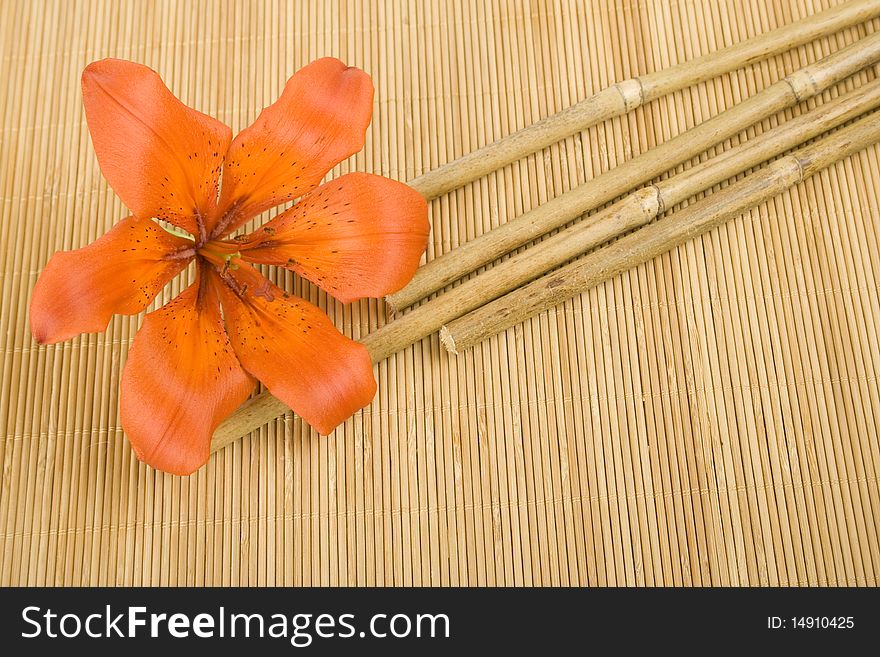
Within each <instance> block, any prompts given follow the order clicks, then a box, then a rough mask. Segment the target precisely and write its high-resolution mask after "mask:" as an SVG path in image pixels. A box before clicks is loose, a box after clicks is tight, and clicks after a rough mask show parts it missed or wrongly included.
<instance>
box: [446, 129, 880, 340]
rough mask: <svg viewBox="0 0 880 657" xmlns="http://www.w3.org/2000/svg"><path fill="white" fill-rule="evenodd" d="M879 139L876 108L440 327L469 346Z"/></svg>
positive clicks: (687, 238) (761, 201)
mask: <svg viewBox="0 0 880 657" xmlns="http://www.w3.org/2000/svg"><path fill="white" fill-rule="evenodd" d="M878 140H880V112H874V113H872V114H870V115H869V116H867V117H865V118H863V119H861V120H859V121H858V122H856V123H854V124H853V125H851V126H848V127H846V128H843V129H841V130H839V131H837V132H835V133H834V134H832V135H830V136H828V137H825V138H823V139H821V140H820V141H818V142H816V143H815V144H812V145H810V146H807V147H806V148H803V149H801V150H800V151H798V152H797V153H794V154H792V155H789V156H786V157H784V158H782V159H780V160H777V161H775V162H773V163H772V164H770V165H768V166H767V167H764V168H763V169H761V170H759V171H756V172H754V173H752V174H751V175H749V176H747V177H746V178H744V179H742V180H740V181H738V182H736V183H734V184H732V185H730V186H729V187H726V188H725V189H723V190H721V191H719V192H716V193H715V194H712V195H711V196H708V197H706V198H704V199H702V200H700V201H698V202H697V203H694V204H693V205H689V206H688V207H686V208H685V209H683V210H681V211H680V212H677V213H675V214H673V215H671V216H670V217H668V218H664V219H661V220H660V221H657V222H656V223H653V224H651V225H649V226H645V227H643V228H640V229H639V230H636V231H633V232H631V233H629V234H628V235H626V236H624V237H622V238H620V239H619V240H617V241H616V242H613V243H611V244H609V245H607V246H604V247H602V248H601V249H598V250H596V251H594V252H592V253H590V254H589V255H586V256H584V257H583V258H580V259H579V260H576V261H575V262H573V263H571V264H569V265H566V266H565V267H562V268H561V269H559V270H557V271H554V272H552V273H550V274H547V275H546V276H543V277H541V278H539V279H538V280H536V281H533V282H532V283H529V284H528V285H525V286H523V287H521V288H519V289H518V290H516V291H514V292H511V293H510V294H507V295H506V296H503V297H501V298H499V299H497V300H495V301H493V302H492V303H489V304H487V305H485V306H483V307H482V308H479V309H478V310H475V311H473V312H471V313H469V314H467V315H464V316H463V317H460V318H459V319H457V320H455V321H453V322H450V323H449V324H448V325H446V326H444V327H443V328H442V329H441V333H440V336H441V340H442V342H443V344H444V345H445V346H446V347H447V349H449V351H451V352H452V353H456V354H458V353H460V352H462V351H464V350H465V349H469V348H470V347H472V346H473V345H475V344H476V343H478V342H480V341H481V340H483V339H485V338H486V337H488V336H490V335H494V334H495V333H498V332H500V331H503V330H505V329H507V328H509V327H511V326H514V325H515V324H518V323H519V322H522V321H523V320H524V319H527V318H528V317H531V316H532V315H535V314H537V313H540V312H542V311H544V310H547V309H548V308H552V307H553V306H555V305H558V304H559V303H562V302H563V301H565V300H567V299H570V298H571V297H573V296H575V295H576V294H579V293H580V292H582V291H584V290H586V289H589V288H591V287H593V286H595V285H598V284H599V283H601V282H603V281H606V280H608V279H610V278H613V277H614V276H616V275H618V274H619V273H621V272H623V271H626V270H627V269H630V268H632V267H635V266H637V265H639V264H641V263H643V262H646V261H648V260H651V259H652V258H654V257H656V256H658V255H660V254H661V253H664V252H666V251H669V250H670V249H673V248H675V247H676V246H679V245H680V244H683V243H684V242H686V241H688V240H690V239H693V238H694V237H697V236H698V235H701V234H703V233H705V232H708V231H710V230H712V229H713V228H715V227H716V226H719V225H721V224H723V223H724V222H726V221H728V220H730V219H733V218H735V217H738V216H740V215H741V214H743V213H744V212H746V211H748V210H749V209H751V208H754V207H755V206H757V205H760V204H761V203H764V202H765V201H768V200H769V199H771V198H773V197H774V196H776V195H778V194H781V193H782V192H783V191H785V190H786V189H788V188H790V187H792V186H793V185H796V184H798V183H800V182H803V181H804V180H805V179H807V178H809V177H810V176H812V175H813V174H815V173H816V172H818V171H820V170H821V169H824V168H826V167H828V166H830V165H832V164H833V163H835V162H837V161H839V160H841V159H843V158H845V157H848V156H849V155H852V154H854V153H857V152H858V151H860V150H862V149H864V148H866V147H867V146H869V145H871V144H873V143H875V142H877V141H878Z"/></svg>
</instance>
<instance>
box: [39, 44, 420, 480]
mask: <svg viewBox="0 0 880 657" xmlns="http://www.w3.org/2000/svg"><path fill="white" fill-rule="evenodd" d="M82 89H83V101H84V105H85V112H86V120H87V122H88V127H89V131H90V133H91V135H92V142H93V143H94V146H95V151H96V154H97V157H98V164H99V165H100V167H101V172H102V173H103V174H104V177H105V178H106V179H107V181H108V182H109V183H110V185H111V186H112V187H113V189H114V190H115V191H116V193H117V194H118V195H119V196H120V198H121V199H122V201H123V202H124V203H125V204H126V206H127V207H128V208H129V210H130V211H131V213H132V215H133V216H131V217H128V218H126V219H123V220H122V221H120V222H119V223H117V224H116V225H115V226H114V227H113V228H112V229H111V230H110V231H109V232H108V233H107V234H106V235H104V236H103V237H101V238H100V239H98V240H97V241H95V242H94V243H92V244H90V245H88V246H86V247H84V248H81V249H77V250H75V251H68V252H59V253H56V254H55V255H53V256H52V258H51V259H50V260H49V263H48V264H47V265H46V268H45V270H44V271H43V273H42V274H41V275H40V278H39V280H38V281H37V284H36V286H35V287H34V292H33V297H32V300H31V307H30V323H31V332H32V334H33V336H34V338H35V339H36V341H37V342H39V343H41V344H47V343H55V342H60V341H62V340H67V339H68V338H71V337H73V336H75V335H78V334H80V333H84V332H98V331H103V330H105V329H106V328H107V325H108V323H109V321H110V318H111V317H112V315H113V314H114V313H118V314H123V315H131V314H136V313H139V312H141V311H142V310H144V309H145V308H146V307H147V306H148V305H149V304H150V303H151V302H152V300H153V299H154V298H155V297H156V295H157V294H158V293H159V291H160V290H161V289H162V288H163V287H164V286H165V284H166V283H168V282H169V281H170V280H171V279H172V278H173V277H174V276H176V275H177V274H179V273H180V272H181V271H183V269H184V268H186V266H187V265H188V264H189V263H190V262H195V263H196V268H197V269H196V280H195V282H194V283H193V284H192V285H191V286H190V287H188V288H187V289H185V290H184V291H183V292H182V293H181V294H180V295H178V296H177V297H176V298H175V299H173V300H172V301H170V302H169V303H168V304H166V305H165V306H163V307H162V308H160V309H158V310H156V311H154V312H151V313H149V314H147V316H146V317H145V319H144V322H143V326H142V327H141V329H140V331H139V332H138V333H137V335H136V336H135V339H134V342H133V344H132V346H131V350H130V352H129V355H128V360H127V362H126V364H125V369H124V371H123V375H122V386H121V388H122V389H121V396H120V415H121V419H122V426H123V428H124V429H125V432H126V434H127V435H128V438H129V440H130V441H131V444H132V446H133V447H134V450H135V452H136V453H137V455H138V457H139V458H140V459H141V460H143V461H145V462H146V463H148V464H149V465H151V466H153V467H155V468H158V469H161V470H165V471H167V472H171V473H174V474H181V475H183V474H190V473H191V472H194V471H195V470H197V469H198V468H199V467H201V466H202V465H203V464H204V463H205V462H206V461H207V459H208V456H209V452H210V444H211V436H212V434H213V433H214V430H215V429H216V427H217V425H218V424H220V422H222V421H223V419H225V418H226V417H227V416H229V415H230V414H231V413H232V412H233V411H234V410H235V409H236V408H237V407H238V406H239V405H240V404H241V403H242V402H243V401H244V400H245V399H247V397H248V396H249V395H250V393H251V392H252V390H253V388H254V386H255V379H258V380H260V381H262V382H263V383H264V384H265V385H266V386H267V387H268V388H269V390H270V391H271V392H272V393H273V394H274V395H276V396H277V397H278V398H279V399H281V400H282V401H284V402H285V403H286V404H288V405H289V406H290V408H292V409H293V410H294V411H296V413H297V414H299V415H300V417H302V418H303V419H305V420H306V421H307V422H308V423H309V424H311V425H312V426H313V427H315V428H316V429H317V430H318V431H319V432H320V433H322V434H328V433H330V432H331V431H332V430H333V429H334V428H335V427H336V426H337V425H338V424H340V423H341V422H343V421H344V420H345V419H346V418H347V417H349V416H350V415H351V414H352V413H354V412H355V411H357V410H358V409H359V408H362V407H364V406H365V405H367V404H369V403H370V401H371V400H372V398H373V396H374V394H375V391H376V382H375V380H374V378H373V371H372V364H371V362H370V356H369V354H368V353H367V350H366V348H365V347H364V346H363V345H361V344H359V343H357V342H354V341H353V340H350V339H348V338H347V337H345V336H343V335H342V334H341V333H340V332H339V331H338V330H337V329H336V327H335V326H334V325H333V323H332V322H331V321H330V319H329V317H327V316H326V315H325V314H324V313H323V312H322V311H321V310H320V309H318V308H317V307H315V306H313V305H312V304H310V303H308V302H306V301H304V300H302V299H299V298H296V297H293V296H291V295H290V294H288V293H287V292H285V291H284V290H281V289H279V288H278V287H277V286H275V285H273V284H272V283H271V282H270V281H269V280H268V279H266V278H265V277H264V276H263V275H262V274H260V273H259V272H258V271H257V270H256V269H255V268H254V267H253V266H252V263H268V264H273V265H278V266H281V267H285V268H287V269H290V270H292V271H294V272H296V273H297V274H298V275H299V276H302V277H304V278H307V279H308V280H310V281H312V282H313V283H315V284H316V285H318V286H319V287H321V288H322V289H324V290H325V291H326V292H328V293H329V294H331V295H333V296H335V297H336V298H337V299H339V300H341V301H343V302H349V301H352V300H355V299H360V298H364V297H378V296H382V295H385V294H388V293H390V292H393V291H395V290H398V289H400V288H401V287H403V286H404V285H405V284H406V283H407V281H409V279H410V278H411V277H412V275H413V273H414V272H415V270H416V267H417V266H418V262H419V258H420V257H421V254H422V252H423V251H424V250H425V246H426V244H427V237H428V230H429V227H428V219H427V204H426V203H425V200H424V199H423V198H422V197H421V196H420V195H419V194H418V193H417V192H415V191H414V190H412V189H411V188H410V187H408V186H406V185H404V184H402V183H399V182H396V181H393V180H389V179H387V178H383V177H381V176H375V175H369V174H364V173H351V174H347V175H344V176H341V177H339V178H336V179H334V180H332V181H330V182H328V183H325V184H323V185H321V184H320V182H321V180H322V179H323V177H324V176H325V175H326V174H327V172H328V171H329V170H330V169H331V168H333V166H335V165H336V164H337V163H339V162H341V161H342V160H344V159H345V158H347V157H349V156H350V155H352V154H353V153H356V152H357V151H359V150H360V149H361V148H363V145H364V137H365V133H366V129H367V126H368V125H369V123H370V119H371V114H372V107H373V86H372V83H371V81H370V78H369V76H368V75H367V74H366V73H364V72H363V71H360V70H358V69H356V68H349V67H346V66H345V65H344V64H343V63H342V62H340V61H339V60H336V59H332V58H325V59H319V60H317V61H315V62H312V63H311V64H309V65H308V66H306V67H305V68H303V69H301V70H300V71H298V72H297V73H295V74H294V75H293V77H291V78H290V80H288V82H287V85H286V86H285V88H284V91H283V93H282V94H281V97H280V99H279V100H278V101H277V102H275V103H274V104H273V105H271V106H269V107H267V108H266V109H264V110H263V111H262V113H261V114H260V115H259V117H257V120H256V121H255V122H254V123H253V125H251V126H250V127H248V128H247V129H245V130H244V131H242V132H241V133H240V134H239V135H238V136H237V137H236V138H235V139H234V140H233V139H232V131H231V130H230V128H228V127H227V126H225V125H223V124H222V123H220V122H219V121H217V120H215V119H213V118H211V117H209V116H206V115H205V114H202V113H201V112H197V111H196V110H194V109H191V108H189V107H187V106H186V105H184V104H183V103H181V102H180V101H179V100H178V99H177V98H175V97H174V95H173V94H172V93H171V92H170V91H169V90H168V88H167V87H166V86H165V85H164V84H163V82H162V80H161V79H160V78H159V76H158V75H157V74H156V73H155V72H154V71H152V70H151V69H149V68H147V67H146V66H142V65H140V64H136V63H133V62H127V61H122V60H117V59H105V60H101V61H98V62H94V63H92V64H90V65H89V66H88V67H87V68H86V69H85V71H84V72H83V76H82ZM221 171H222V189H221V184H220V175H221ZM297 198H299V199H300V200H299V201H298V202H297V203H296V204H295V205H293V207H291V208H290V209H288V210H286V211H285V212H283V213H281V214H279V215H278V216H277V217H275V218H274V219H272V220H271V221H269V222H268V223H266V224H265V225H264V226H262V227H261V228H259V229H258V230H256V231H255V232H254V233H251V234H249V235H243V236H239V237H237V238H231V237H230V235H231V234H232V233H233V232H234V231H235V230H236V229H238V228H240V227H241V226H242V225H243V224H244V223H245V222H247V221H248V220H250V219H251V218H253V217H255V216H256V215H258V214H260V213H261V212H263V211H265V210H267V209H269V208H272V207H275V206H277V205H279V204H282V203H285V202H287V201H291V200H294V199H297ZM155 219H162V220H164V221H166V222H168V223H170V224H173V225H174V226H176V227H177V228H180V229H182V230H183V231H186V233H188V234H189V236H186V235H185V234H183V233H181V235H180V236H178V235H177V234H173V233H172V232H171V231H170V230H166V229H164V228H163V227H162V226H161V225H160V224H159V223H157V222H156V221H155ZM175 232H176V231H175Z"/></svg>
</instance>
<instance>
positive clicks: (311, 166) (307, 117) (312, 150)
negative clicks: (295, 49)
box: [212, 57, 373, 237]
mask: <svg viewBox="0 0 880 657" xmlns="http://www.w3.org/2000/svg"><path fill="white" fill-rule="evenodd" d="M372 111H373V83H372V81H371V80H370V76H368V75H367V74H366V73H364V72H363V71H361V70H359V69H357V68H351V67H347V66H346V65H345V64H343V63H342V62H341V61H339V60H338V59H334V58H332V57H325V58H323V59H318V60H315V61H314V62H312V63H311V64H309V65H308V66H305V67H304V68H301V69H300V70H299V71H297V72H296V73H294V74H293V76H292V77H291V78H290V79H289V80H288V81H287V85H286V86H285V87H284V91H283V92H282V94H281V98H279V99H278V101H277V102H275V103H274V104H272V105H270V106H269V107H267V108H266V109H264V110H263V111H262V112H261V113H260V115H259V116H258V117H257V120H256V121H254V123H253V125H251V126H250V127H249V128H246V129H245V130H243V131H242V132H241V133H239V134H238V136H236V138H235V141H233V142H232V145H231V146H230V147H229V153H228V154H227V156H226V160H225V163H224V168H223V190H222V192H221V196H220V211H219V212H220V214H222V215H223V217H222V219H221V220H220V222H219V224H218V227H217V230H216V231H215V234H214V235H213V236H212V237H221V236H223V235H227V234H228V233H230V232H232V231H233V230H235V229H236V228H237V227H239V226H241V225H242V224H243V223H245V222H246V221H247V220H248V219H250V218H251V217H254V216H256V215H258V214H259V213H260V212H263V211H264V210H268V209H269V208H272V207H274V206H276V205H280V204H281V203H284V202H286V201H290V200H292V199H295V198H298V197H300V196H302V195H303V194H305V193H306V192H308V191H309V190H311V189H313V188H314V187H315V186H316V185H317V184H318V183H319V182H321V179H322V178H323V177H324V176H325V175H326V173H327V172H328V171H329V170H330V169H332V168H333V167H334V166H335V165H336V164H338V163H339V162H341V161H342V160H344V159H345V158H347V157H349V156H350V155H352V154H354V153H357V152H358V151H359V150H361V149H362V148H363V146H364V136H365V133H366V130H367V126H369V124H370V117H371V115H372Z"/></svg>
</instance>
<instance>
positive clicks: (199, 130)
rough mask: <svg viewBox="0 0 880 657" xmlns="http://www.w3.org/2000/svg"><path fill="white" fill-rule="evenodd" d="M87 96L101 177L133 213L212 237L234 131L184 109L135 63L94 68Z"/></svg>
mask: <svg viewBox="0 0 880 657" xmlns="http://www.w3.org/2000/svg"><path fill="white" fill-rule="evenodd" d="M82 92H83V104H84V105H85V110H86V120H87V121H88V124H89V132H90V133H91V135H92V143H93V144H94V145H95V153H96V154H97V156H98V164H99V165H100V166H101V172H102V173H103V174H104V177H105V178H106V179H107V182H109V183H110V186H111V187H112V188H113V189H114V190H115V191H116V193H117V194H118V195H119V198H121V199H122V201H123V203H125V205H126V206H127V207H128V208H129V209H130V210H131V212H132V214H134V215H136V216H138V217H142V218H150V217H157V218H159V219H165V220H167V221H169V222H171V223H173V224H174V225H175V226H179V227H180V228H183V229H184V230H187V231H189V232H190V233H192V234H193V235H195V236H196V238H197V239H199V238H204V237H206V236H207V233H209V232H210V231H211V229H212V228H213V226H211V225H209V224H210V221H211V218H212V217H213V215H214V214H215V213H214V210H215V208H216V204H217V185H218V180H219V175H220V168H221V165H222V162H223V157H224V156H225V155H226V150H227V148H228V147H229V142H230V140H231V139H232V131H231V130H230V129H229V128H228V127H227V126H225V125H223V124H222V123H220V122H219V121H217V120H216V119H213V118H211V117H210V116H207V115H205V114H202V113H201V112H198V111H196V110H194V109H191V108H189V107H187V106H186V105H184V104H183V103H181V102H180V101H179V100H178V99H177V98H175V97H174V94H172V93H171V92H170V91H169V90H168V87H166V86H165V84H164V83H163V82H162V80H161V78H160V77H159V75H158V74H157V73H156V72H155V71H153V70H152V69H149V68H147V67H146V66H143V65H141V64H136V63H135V62H128V61H124V60H120V59H102V60H100V61H97V62H93V63H91V64H89V65H88V66H87V67H86V69H85V71H83V75H82Z"/></svg>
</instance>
